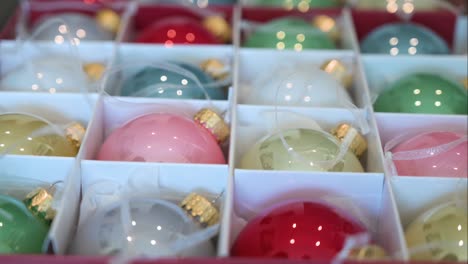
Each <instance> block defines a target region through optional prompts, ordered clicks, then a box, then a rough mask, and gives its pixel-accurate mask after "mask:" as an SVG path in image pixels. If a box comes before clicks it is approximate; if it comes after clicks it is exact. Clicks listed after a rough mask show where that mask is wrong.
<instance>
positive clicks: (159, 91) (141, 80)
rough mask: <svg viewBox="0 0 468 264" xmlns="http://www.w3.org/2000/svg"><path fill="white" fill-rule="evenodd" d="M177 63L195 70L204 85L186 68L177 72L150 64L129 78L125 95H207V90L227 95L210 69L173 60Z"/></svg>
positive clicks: (212, 94)
mask: <svg viewBox="0 0 468 264" xmlns="http://www.w3.org/2000/svg"><path fill="white" fill-rule="evenodd" d="M172 64H174V65H175V66H178V67H180V68H182V69H183V70H186V71H188V72H190V73H191V74H193V75H194V76H195V77H196V78H197V79H198V81H199V82H200V84H201V85H202V86H203V87H200V84H198V83H197V82H196V81H195V80H194V79H193V78H189V77H188V76H187V75H186V74H184V73H183V72H180V73H179V72H176V71H173V70H170V69H167V70H165V69H162V68H161V67H152V66H147V67H145V68H143V69H142V70H140V71H139V72H137V73H136V74H135V75H133V76H132V77H130V78H128V79H127V80H125V82H124V84H123V87H122V90H121V95H123V96H136V97H157V98H189V99H205V98H206V95H205V93H204V91H203V89H205V90H206V92H207V93H208V95H209V97H210V99H215V100H223V99H226V94H225V91H224V87H222V86H221V85H220V84H219V83H217V82H216V81H215V80H213V79H212V78H211V77H210V76H209V75H208V74H207V73H205V72H203V71H202V69H200V68H199V67H197V66H194V65H191V64H189V63H181V62H172Z"/></svg>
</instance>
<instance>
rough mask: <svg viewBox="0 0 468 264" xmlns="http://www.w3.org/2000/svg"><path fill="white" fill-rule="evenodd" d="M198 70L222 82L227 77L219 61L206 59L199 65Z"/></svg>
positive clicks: (222, 64) (225, 70) (224, 68)
mask: <svg viewBox="0 0 468 264" xmlns="http://www.w3.org/2000/svg"><path fill="white" fill-rule="evenodd" d="M200 68H201V69H202V70H203V71H204V72H206V73H207V74H208V75H210V76H211V77H213V78H214V79H215V80H223V79H225V78H226V77H227V76H228V75H229V71H228V69H227V67H226V65H224V63H223V62H222V61H221V60H219V59H207V60H204V61H202V62H201V63H200Z"/></svg>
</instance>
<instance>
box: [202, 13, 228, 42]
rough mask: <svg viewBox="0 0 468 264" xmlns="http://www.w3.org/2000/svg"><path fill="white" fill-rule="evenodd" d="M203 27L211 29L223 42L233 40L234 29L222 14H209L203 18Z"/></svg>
mask: <svg viewBox="0 0 468 264" xmlns="http://www.w3.org/2000/svg"><path fill="white" fill-rule="evenodd" d="M202 24H203V27H205V28H206V29H207V30H208V31H210V32H211V33H212V34H213V35H215V37H216V38H217V39H218V40H219V41H221V42H225V43H226V42H229V41H230V40H231V35H232V30H231V26H230V25H229V23H228V22H227V21H226V19H224V17H222V16H217V15H215V16H208V17H206V18H205V19H203V22H202Z"/></svg>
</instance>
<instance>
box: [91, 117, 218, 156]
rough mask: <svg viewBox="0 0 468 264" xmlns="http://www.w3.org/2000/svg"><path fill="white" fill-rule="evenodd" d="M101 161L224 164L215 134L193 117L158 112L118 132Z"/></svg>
mask: <svg viewBox="0 0 468 264" xmlns="http://www.w3.org/2000/svg"><path fill="white" fill-rule="evenodd" d="M97 158H98V159H99V160H115V161H144V162H175V163H206V164H225V163H226V160H225V158H224V155H223V152H222V150H221V148H220V146H219V145H218V142H217V140H216V138H215V135H214V134H213V133H212V132H211V131H209V130H208V129H207V128H205V127H203V126H202V125H201V124H200V123H198V122H195V121H193V120H191V119H190V118H187V117H184V116H180V115H175V114H169V113H155V114H147V115H144V116H140V117H137V118H135V119H133V120H131V121H130V122H128V123H126V124H125V125H123V126H122V127H120V128H117V129H115V130H114V131H113V132H112V133H111V134H110V135H109V136H108V137H107V139H106V140H105V141H104V144H103V145H102V146H101V150H100V151H99V154H98V157H97Z"/></svg>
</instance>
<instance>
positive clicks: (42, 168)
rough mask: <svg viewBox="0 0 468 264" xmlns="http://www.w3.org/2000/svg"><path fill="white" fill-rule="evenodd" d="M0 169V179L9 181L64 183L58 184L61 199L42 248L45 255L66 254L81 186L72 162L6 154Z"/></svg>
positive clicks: (77, 172) (75, 217)
mask: <svg viewBox="0 0 468 264" xmlns="http://www.w3.org/2000/svg"><path fill="white" fill-rule="evenodd" d="M0 168H1V170H2V171H1V175H0V177H2V178H8V179H9V180H13V178H14V177H21V178H29V179H33V180H39V181H42V182H45V183H47V184H50V185H51V184H54V183H56V182H57V181H61V182H63V183H60V184H59V185H58V186H60V188H63V189H62V191H63V192H62V195H63V196H62V197H61V200H60V201H59V203H58V206H57V215H56V216H55V218H54V220H53V222H52V225H51V227H50V229H49V233H48V235H47V238H46V240H45V241H44V245H43V249H44V250H45V252H48V253H54V254H59V255H62V254H65V252H66V250H67V247H68V245H69V242H70V241H71V238H72V233H73V229H74V226H75V224H76V220H77V217H78V206H79V196H80V192H79V186H80V184H79V171H78V166H77V163H76V162H75V160H74V159H70V158H63V157H34V156H19V155H9V156H5V157H3V158H2V157H0ZM30 191H33V190H30ZM23 198H24V197H23Z"/></svg>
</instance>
